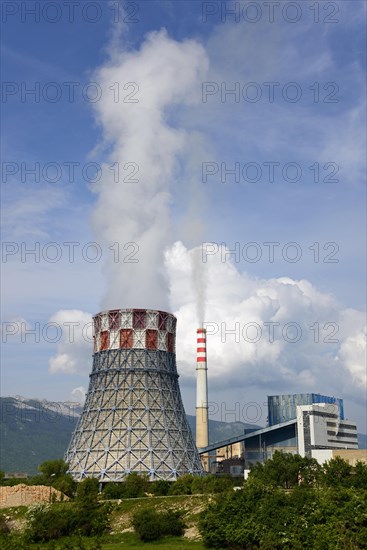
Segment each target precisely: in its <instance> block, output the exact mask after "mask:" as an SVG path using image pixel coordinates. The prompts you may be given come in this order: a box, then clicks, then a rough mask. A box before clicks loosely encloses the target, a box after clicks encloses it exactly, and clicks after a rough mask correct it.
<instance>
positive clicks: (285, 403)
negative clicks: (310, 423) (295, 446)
mask: <svg viewBox="0 0 367 550" xmlns="http://www.w3.org/2000/svg"><path fill="white" fill-rule="evenodd" d="M317 403H329V404H330V405H337V407H338V410H339V416H340V418H341V420H344V407H343V400H342V399H338V398H337V397H329V396H327V395H321V394H319V393H295V394H288V395H269V396H268V424H269V426H275V425H276V424H280V423H282V422H287V421H288V420H293V419H294V418H296V417H297V407H298V406H299V405H313V404H317ZM333 410H334V408H333Z"/></svg>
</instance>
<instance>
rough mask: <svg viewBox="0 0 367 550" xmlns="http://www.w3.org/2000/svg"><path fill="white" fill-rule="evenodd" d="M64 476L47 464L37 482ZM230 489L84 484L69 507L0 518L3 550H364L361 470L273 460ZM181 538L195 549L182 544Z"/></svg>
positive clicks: (205, 480) (366, 511)
mask: <svg viewBox="0 0 367 550" xmlns="http://www.w3.org/2000/svg"><path fill="white" fill-rule="evenodd" d="M66 471H67V465H66V464H65V463H63V461H47V462H46V463H44V464H42V465H41V466H40V475H39V476H38V477H42V476H45V479H47V480H50V481H52V484H53V485H55V484H56V483H58V482H59V481H60V480H63V479H64V476H67V474H66ZM234 484H236V485H238V480H234V479H232V478H230V477H227V476H223V477H219V478H217V477H215V476H211V475H208V476H205V477H195V476H191V475H187V476H183V477H181V478H179V479H178V480H177V481H176V482H165V481H156V482H153V483H151V482H149V481H148V479H147V477H146V476H139V475H137V474H130V475H129V476H127V478H126V480H125V482H124V483H120V484H117V483H110V484H108V485H106V487H105V488H104V490H103V492H102V494H99V493H98V489H99V487H98V482H97V480H96V479H92V478H88V479H86V480H84V481H83V482H81V483H79V484H77V490H76V491H74V493H73V495H74V496H73V498H72V500H71V501H68V502H58V503H54V504H47V505H44V504H43V505H36V506H32V507H29V508H28V509H26V508H25V507H19V508H13V509H7V510H2V511H0V547H1V548H4V549H5V550H15V549H16V550H26V549H27V550H28V549H30V550H32V549H36V548H37V549H38V550H42V549H49V550H52V549H53V550H68V549H76V550H78V549H79V550H114V549H117V548H121V547H123V548H129V549H130V548H132V549H133V548H147V547H150V546H157V547H159V548H162V549H167V550H168V549H170V550H171V549H172V550H173V549H175V548H181V549H183V550H185V549H186V548H189V549H192V550H199V549H200V550H202V549H203V548H204V547H205V548H217V549H226V548H229V549H233V550H245V549H246V550H252V549H256V548H259V549H264V550H271V549H280V548H285V549H288V550H293V549H294V550H303V549H310V550H324V549H326V550H334V549H335V550H339V549H340V550H342V549H343V550H355V549H367V465H366V464H364V463H361V462H359V463H357V465H356V466H355V467H351V466H350V465H349V464H348V463H347V462H345V461H344V460H342V459H340V458H335V459H332V460H330V461H329V462H327V463H326V464H324V465H323V466H320V465H319V464H317V462H316V461H315V460H313V459H308V458H301V457H300V456H298V455H291V454H283V453H279V452H277V453H274V456H273V458H272V460H268V461H266V462H265V463H264V464H258V465H256V466H255V467H254V468H253V469H252V471H251V472H250V475H249V478H248V480H247V481H245V482H244V483H243V485H242V487H241V490H236V491H234V490H233V487H234ZM122 495H124V496H122ZM106 497H108V500H109V501H108V502H106V500H107V498H106ZM110 499H111V500H113V499H121V500H119V501H115V502H110ZM17 521H18V523H19V524H22V522H23V525H22V530H21V531H20V532H19V533H15V532H14V531H13V528H14V524H15V523H16V522H17ZM25 522H26V523H25ZM198 526H199V531H198V529H197V527H198ZM133 529H134V532H132V531H133ZM184 530H186V532H189V533H190V537H192V538H193V540H188V539H186V538H183V537H182V534H183V533H184ZM200 534H201V537H202V541H200V540H197V538H198V537H200Z"/></svg>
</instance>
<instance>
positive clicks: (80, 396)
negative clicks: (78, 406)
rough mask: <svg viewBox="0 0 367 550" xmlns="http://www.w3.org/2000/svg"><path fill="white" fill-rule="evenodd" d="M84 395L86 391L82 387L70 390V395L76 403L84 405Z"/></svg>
mask: <svg viewBox="0 0 367 550" xmlns="http://www.w3.org/2000/svg"><path fill="white" fill-rule="evenodd" d="M86 393H87V390H86V389H85V387H84V386H78V387H77V388H74V389H73V390H72V392H71V395H72V397H73V398H74V399H76V400H77V401H78V403H84V401H85V395H86Z"/></svg>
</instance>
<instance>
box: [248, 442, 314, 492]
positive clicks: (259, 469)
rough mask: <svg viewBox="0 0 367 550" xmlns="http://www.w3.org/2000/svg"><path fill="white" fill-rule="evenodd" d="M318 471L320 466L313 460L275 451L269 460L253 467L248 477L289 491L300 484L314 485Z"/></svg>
mask: <svg viewBox="0 0 367 550" xmlns="http://www.w3.org/2000/svg"><path fill="white" fill-rule="evenodd" d="M319 471H320V466H319V464H318V463H317V461H316V460H315V459H314V458H307V457H301V456H300V455H298V454H291V453H283V452H280V451H275V453H274V454H273V457H272V458H271V459H269V460H266V461H265V462H264V463H260V462H258V463H257V464H256V465H255V467H254V468H253V469H252V470H251V472H250V477H252V478H256V479H258V480H259V481H262V482H264V483H265V484H267V485H271V486H276V487H283V488H284V489H291V488H292V487H295V486H297V485H299V484H301V483H304V484H307V485H312V484H314V483H315V482H316V480H317V479H318V475H319Z"/></svg>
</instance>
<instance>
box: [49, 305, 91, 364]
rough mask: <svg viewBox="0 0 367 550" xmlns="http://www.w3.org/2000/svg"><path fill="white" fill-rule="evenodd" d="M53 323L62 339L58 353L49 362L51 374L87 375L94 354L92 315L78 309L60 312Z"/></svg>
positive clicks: (52, 318) (56, 314)
mask: <svg viewBox="0 0 367 550" xmlns="http://www.w3.org/2000/svg"><path fill="white" fill-rule="evenodd" d="M50 322H51V323H56V325H57V326H58V327H59V329H60V331H61V333H62V337H61V340H60V341H59V342H58V344H57V352H56V354H55V355H53V356H52V357H51V358H50V360H49V372H50V373H51V374H56V373H62V374H87V373H88V372H89V371H90V367H91V360H90V357H91V354H92V353H93V331H92V315H91V314H90V313H87V312H85V311H80V310H77V309H72V310H64V309H63V310H60V311H58V312H57V313H55V314H54V315H53V316H52V317H51V319H50Z"/></svg>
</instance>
